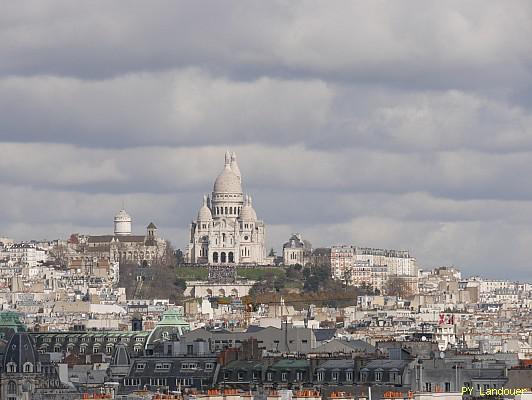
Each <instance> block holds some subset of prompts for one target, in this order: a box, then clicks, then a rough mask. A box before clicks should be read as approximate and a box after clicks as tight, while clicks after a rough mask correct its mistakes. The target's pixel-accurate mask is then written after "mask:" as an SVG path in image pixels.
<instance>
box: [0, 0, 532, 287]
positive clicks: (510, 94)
mask: <svg viewBox="0 0 532 400" xmlns="http://www.w3.org/2000/svg"><path fill="white" fill-rule="evenodd" d="M531 38H532V2H530V1H527V0H524V1H517V0H515V1H508V2H507V1H489V0H479V1H467V2H464V1H445V2H443V1H441V0H436V1H427V0H420V1H413V0H412V1H404V2H402V1H388V2H384V1H364V2H362V1H349V2H342V1H334V2H331V1H321V2H314V1H306V2H300V1H292V0H291V1H269V2H266V1H262V0H261V1H245V2H227V1H209V2H207V1H205V2H203V1H188V2H187V1H180V2H175V1H115V2H108V1H100V2H96V1H93V2H88V1H87V2H79V1H76V2H72V1H69V0H67V1H42V0H36V1H11V2H9V1H6V2H4V3H3V4H2V11H1V12H0V236H2V235H6V236H9V237H13V238H15V239H20V240H23V239H26V240H27V239H42V238H48V239H52V238H58V237H59V238H66V237H68V236H69V235H70V234H71V233H73V232H84V233H100V234H104V233H110V232H111V231H112V229H113V225H112V224H113V216H114V214H116V212H117V211H118V210H119V209H120V208H121V205H122V202H125V204H126V209H127V210H128V212H129V213H130V214H131V215H132V217H133V228H134V231H136V232H137V233H142V232H144V229H145V226H146V225H147V224H148V223H149V222H150V221H153V222H155V224H156V225H157V226H158V227H159V231H160V234H161V235H162V236H164V237H165V238H168V239H169V240H171V241H172V243H173V244H174V245H175V247H177V248H182V249H184V247H185V245H186V242H187V229H188V226H189V223H190V221H191V219H192V218H194V217H195V215H196V214H197V211H198V208H199V206H200V205H201V200H202V194H203V193H209V192H210V191H211V190H212V184H213V182H214V179H215V178H216V176H217V174H218V173H219V172H220V171H221V170H222V168H223V159H224V152H225V151H226V150H227V149H229V150H233V151H236V153H237V156H238V160H239V165H240V169H241V171H242V175H243V183H244V190H245V191H247V192H249V193H250V194H251V195H252V196H253V199H254V206H255V209H256V211H257V214H258V215H259V217H260V218H262V219H263V220H264V221H265V223H266V227H267V241H268V246H269V247H270V246H273V247H274V248H276V249H277V251H278V252H279V251H280V248H281V245H282V243H283V242H284V241H286V239H288V237H289V235H290V233H292V232H301V233H302V234H303V236H304V237H305V238H307V239H309V240H310V241H311V242H312V243H313V245H314V247H318V246H330V245H333V244H354V245H358V246H372V247H384V248H398V249H407V250H410V251H411V252H412V254H413V255H414V256H416V257H417V258H418V261H419V264H420V266H421V267H427V268H428V267H434V266H440V265H455V266H458V267H460V268H462V270H463V272H464V274H465V275H472V274H484V275H486V276H490V277H499V278H515V279H517V278H519V279H526V278H529V277H530V271H531V270H532V265H531V263H532V262H531V260H532V174H531V168H532V45H531Z"/></svg>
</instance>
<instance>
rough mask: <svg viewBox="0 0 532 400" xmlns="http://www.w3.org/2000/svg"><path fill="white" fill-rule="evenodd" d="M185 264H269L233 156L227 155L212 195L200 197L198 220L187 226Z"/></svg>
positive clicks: (258, 223) (258, 222)
mask: <svg viewBox="0 0 532 400" xmlns="http://www.w3.org/2000/svg"><path fill="white" fill-rule="evenodd" d="M186 260H187V262H189V263H192V264H208V265H231V264H232V265H237V264H250V265H263V264H268V263H269V259H268V258H267V257H266V248H265V226H264V222H263V221H261V220H259V219H258V218H257V214H256V213H255V210H254V209H253V205H252V200H251V197H250V196H249V195H244V193H243V191H242V176H241V174H240V169H239V167H238V164H237V161H236V154H235V153H234V152H233V153H230V152H226V154H225V163H224V169H223V170H222V172H221V173H220V175H218V177H217V178H216V181H215V182H214V187H213V191H212V195H211V197H209V196H203V204H202V205H201V207H200V209H199V211H198V216H197V219H196V220H195V221H192V223H191V224H190V239H189V243H188V245H187V251H186Z"/></svg>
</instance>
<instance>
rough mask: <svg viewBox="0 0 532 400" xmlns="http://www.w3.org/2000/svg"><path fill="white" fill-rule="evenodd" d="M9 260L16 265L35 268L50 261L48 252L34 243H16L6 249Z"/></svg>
mask: <svg viewBox="0 0 532 400" xmlns="http://www.w3.org/2000/svg"><path fill="white" fill-rule="evenodd" d="M6 251H7V253H8V254H9V259H10V260H11V262H12V263H14V264H21V265H26V266H28V267H35V266H37V265H38V264H41V263H43V262H46V261H47V260H48V252H47V251H46V250H43V249H41V248H39V247H37V246H36V245H34V244H33V243H15V244H13V245H11V246H9V247H7V248H6Z"/></svg>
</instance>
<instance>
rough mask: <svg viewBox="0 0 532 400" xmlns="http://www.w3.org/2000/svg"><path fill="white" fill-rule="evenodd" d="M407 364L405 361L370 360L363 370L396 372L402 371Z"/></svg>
mask: <svg viewBox="0 0 532 400" xmlns="http://www.w3.org/2000/svg"><path fill="white" fill-rule="evenodd" d="M407 364H408V361H405V360H372V361H370V362H369V363H367V364H366V365H365V366H364V368H367V369H377V368H382V369H392V368H396V369H398V370H402V369H403V368H404V367H405V366H406V365H407Z"/></svg>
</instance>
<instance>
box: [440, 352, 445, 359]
mask: <svg viewBox="0 0 532 400" xmlns="http://www.w3.org/2000/svg"><path fill="white" fill-rule="evenodd" d="M440 358H441V359H442V360H443V359H444V358H445V352H444V351H440Z"/></svg>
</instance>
